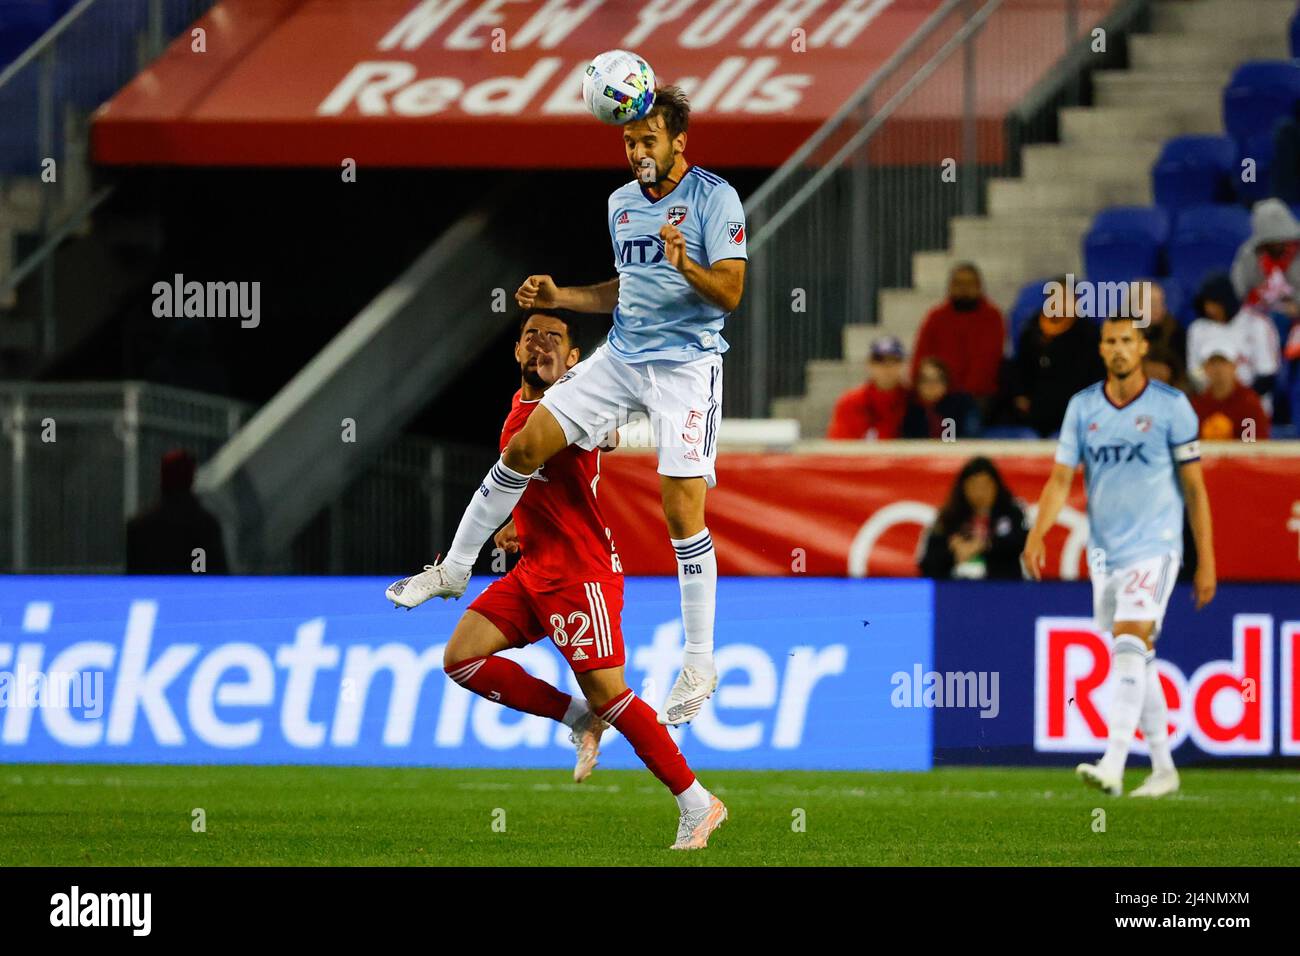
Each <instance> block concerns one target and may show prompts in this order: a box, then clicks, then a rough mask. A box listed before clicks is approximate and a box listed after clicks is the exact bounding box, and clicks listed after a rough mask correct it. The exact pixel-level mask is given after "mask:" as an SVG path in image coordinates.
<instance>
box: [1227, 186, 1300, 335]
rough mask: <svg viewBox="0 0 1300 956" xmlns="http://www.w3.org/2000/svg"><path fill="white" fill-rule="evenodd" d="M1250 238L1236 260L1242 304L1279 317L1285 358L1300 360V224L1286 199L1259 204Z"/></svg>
mask: <svg viewBox="0 0 1300 956" xmlns="http://www.w3.org/2000/svg"><path fill="white" fill-rule="evenodd" d="M1250 227H1251V228H1250V238H1249V239H1247V240H1246V241H1245V242H1243V243H1242V244H1241V246H1240V247H1239V248H1238V249H1237V254H1236V256H1235V257H1233V260H1232V287H1233V291H1234V292H1236V293H1237V297H1238V298H1240V299H1241V301H1242V305H1243V306H1245V307H1247V308H1253V309H1255V310H1256V311H1258V312H1261V313H1265V314H1268V315H1276V316H1278V318H1279V320H1280V321H1279V322H1278V324H1279V325H1280V326H1281V329H1282V331H1281V340H1282V342H1283V343H1284V344H1283V345H1282V346H1281V351H1282V354H1283V355H1284V356H1285V357H1286V359H1287V360H1288V361H1294V360H1296V359H1300V222H1297V221H1296V218H1295V216H1294V215H1292V213H1291V210H1290V209H1288V208H1287V205H1286V203H1284V202H1283V201H1282V200H1281V199H1264V200H1261V201H1260V202H1257V203H1255V208H1254V209H1252V210H1251V213H1250Z"/></svg>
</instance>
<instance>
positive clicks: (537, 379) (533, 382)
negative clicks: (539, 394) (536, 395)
mask: <svg viewBox="0 0 1300 956" xmlns="http://www.w3.org/2000/svg"><path fill="white" fill-rule="evenodd" d="M520 371H521V372H522V373H523V376H524V381H525V382H527V383H528V387H529V388H546V382H544V381H543V380H542V377H541V376H540V375H538V374H537V366H535V365H534V366H531V367H530V366H527V365H525V366H523V367H522V368H521V369H520Z"/></svg>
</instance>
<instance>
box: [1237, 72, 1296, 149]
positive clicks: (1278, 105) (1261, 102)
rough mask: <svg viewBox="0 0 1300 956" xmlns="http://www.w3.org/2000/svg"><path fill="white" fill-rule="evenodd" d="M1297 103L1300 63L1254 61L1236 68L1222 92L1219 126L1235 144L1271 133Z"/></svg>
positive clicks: (1292, 111)
mask: <svg viewBox="0 0 1300 956" xmlns="http://www.w3.org/2000/svg"><path fill="white" fill-rule="evenodd" d="M1297 103H1300V63H1297V62H1295V61H1292V60H1258V61H1255V62H1253V63H1244V64H1242V65H1241V66H1239V67H1237V69H1236V71H1235V72H1234V73H1233V74H1232V79H1231V80H1229V81H1228V86H1227V88H1226V89H1225V90H1224V91H1223V127H1224V129H1225V130H1227V132H1228V135H1229V136H1231V137H1232V138H1233V139H1235V140H1237V142H1239V143H1243V142H1245V141H1246V140H1247V139H1249V138H1250V137H1251V136H1255V135H1258V134H1260V133H1271V132H1272V131H1273V127H1274V126H1275V125H1276V124H1277V122H1278V120H1280V119H1284V118H1286V117H1288V116H1293V115H1294V114H1295V108H1296V104H1297Z"/></svg>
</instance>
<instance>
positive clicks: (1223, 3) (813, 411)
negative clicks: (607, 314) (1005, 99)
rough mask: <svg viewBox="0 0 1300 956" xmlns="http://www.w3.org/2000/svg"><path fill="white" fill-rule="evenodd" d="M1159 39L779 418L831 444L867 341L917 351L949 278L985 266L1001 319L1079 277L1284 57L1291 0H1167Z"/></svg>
mask: <svg viewBox="0 0 1300 956" xmlns="http://www.w3.org/2000/svg"><path fill="white" fill-rule="evenodd" d="M1153 11H1154V13H1153V22H1152V32H1151V33H1149V34H1143V35H1135V36H1131V37H1130V38H1129V59H1130V68H1129V69H1127V70H1107V71H1098V72H1096V73H1094V74H1093V89H1094V101H1095V102H1094V105H1093V106H1090V107H1069V108H1066V109H1063V110H1061V111H1060V114H1059V119H1060V130H1061V142H1060V143H1059V144H1056V143H1052V144H1041V145H1032V146H1027V147H1025V148H1024V150H1023V152H1022V153H1021V159H1022V170H1023V175H1022V177H1021V178H1020V179H996V180H993V181H991V182H990V183H989V185H988V193H987V206H986V208H987V209H988V215H987V216H958V217H955V218H953V219H952V220H950V223H949V225H950V230H949V242H950V245H949V247H948V248H947V249H945V250H943V251H941V252H918V253H916V254H915V255H914V256H913V258H912V281H913V287H912V288H910V289H885V290H883V291H882V293H881V298H880V325H878V326H867V325H850V326H848V327H846V328H845V329H844V340H843V354H844V358H843V359H842V360H839V361H814V362H810V363H809V364H808V376H807V392H806V393H805V394H804V395H803V396H800V397H797V398H779V399H776V400H774V402H773V408H772V414H773V417H778V418H795V419H798V420H799V423H800V428H801V430H802V434H803V436H804V437H805V438H816V437H820V436H821V435H823V434H825V429H826V424H827V422H828V421H829V418H830V412H831V408H832V407H833V406H834V404H835V400H836V398H838V397H839V395H840V393H841V392H843V391H844V390H845V389H847V388H851V387H852V386H854V385H858V384H861V382H862V381H863V379H864V375H865V371H864V367H863V363H864V361H865V359H866V355H867V350H868V348H869V346H870V343H871V340H872V339H874V338H875V337H876V336H878V335H883V334H892V335H897V336H898V337H899V338H900V339H902V340H903V342H904V343H905V344H907V345H908V347H909V349H910V346H911V343H912V342H913V341H914V340H915V337H916V331H917V329H918V328H919V326H920V323H921V320H922V319H923V318H924V317H925V313H926V312H927V311H929V309H930V308H931V307H933V306H934V305H935V304H937V303H938V302H940V301H941V300H942V299H943V297H944V294H945V290H946V288H947V279H948V271H949V270H950V269H951V267H952V266H953V265H954V264H955V263H957V262H961V261H964V260H970V261H972V262H975V263H977V264H978V265H979V267H980V270H981V271H982V272H983V274H984V283H985V290H986V292H987V294H988V295H989V297H990V298H991V299H992V300H993V301H994V302H996V303H997V304H998V305H999V306H1001V307H1002V308H1003V309H1004V310H1006V309H1008V308H1010V306H1011V303H1012V301H1013V300H1014V298H1015V295H1016V293H1017V292H1018V291H1019V289H1020V287H1021V286H1022V285H1023V284H1024V283H1026V282H1028V281H1030V280H1032V279H1036V278H1039V277H1041V276H1051V275H1057V274H1062V273H1066V272H1073V273H1074V274H1075V275H1082V274H1083V271H1084V270H1083V236H1084V234H1085V233H1086V232H1087V230H1088V226H1089V224H1090V223H1091V222H1092V218H1093V216H1094V215H1095V214H1096V213H1097V212H1098V211H1099V210H1101V209H1102V208H1104V207H1106V206H1112V205H1147V204H1150V203H1151V201H1152V196H1151V167H1152V165H1153V163H1154V162H1155V159H1156V157H1157V155H1158V154H1159V152H1160V148H1161V146H1162V144H1163V143H1164V141H1165V140H1166V139H1168V138H1169V137H1171V136H1177V135H1179V134H1183V133H1219V132H1222V129H1223V120H1222V101H1223V87H1224V86H1225V85H1226V83H1227V80H1228V77H1229V76H1230V74H1231V73H1232V70H1233V68H1234V67H1235V66H1236V65H1237V64H1239V63H1241V62H1243V61H1245V60H1252V59H1270V58H1285V57H1287V56H1288V55H1289V54H1288V52H1287V25H1288V23H1289V21H1290V17H1291V15H1292V14H1293V13H1294V12H1295V0H1160V2H1157V3H1155V4H1154V5H1153Z"/></svg>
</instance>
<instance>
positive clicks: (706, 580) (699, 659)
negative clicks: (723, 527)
mask: <svg viewBox="0 0 1300 956" xmlns="http://www.w3.org/2000/svg"><path fill="white" fill-rule="evenodd" d="M670 540H671V541H672V543H673V550H674V551H676V552H677V584H678V586H679V587H680V588H681V592H682V629H683V630H684V631H685V632H686V654H685V656H684V657H683V663H685V664H690V665H692V666H694V667H700V668H704V669H707V670H711V669H712V668H713V616H714V611H715V609H716V604H717V600H718V555H717V552H715V551H714V550H713V538H712V537H711V536H710V535H709V529H708V528H705V529H704V530H703V531H701V532H700V533H699V534H693V535H691V536H690V537H689V538H682V539H677V538H671V539H670Z"/></svg>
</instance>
